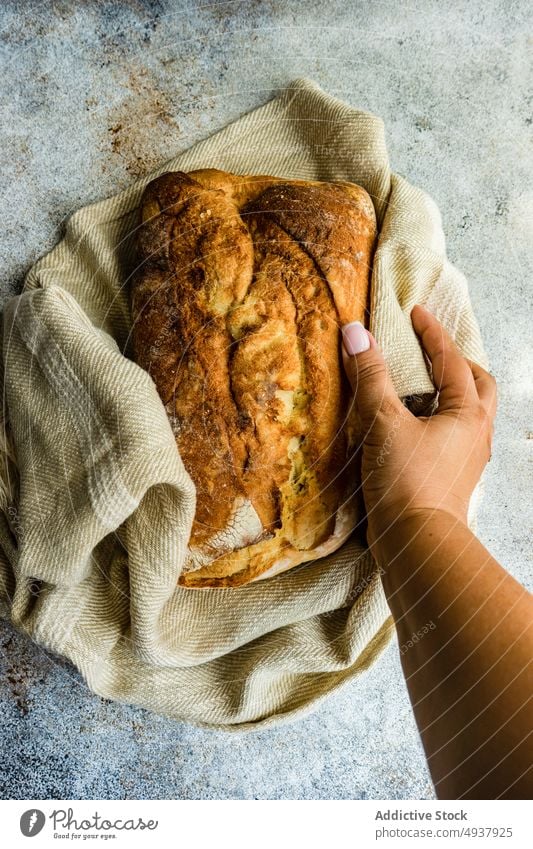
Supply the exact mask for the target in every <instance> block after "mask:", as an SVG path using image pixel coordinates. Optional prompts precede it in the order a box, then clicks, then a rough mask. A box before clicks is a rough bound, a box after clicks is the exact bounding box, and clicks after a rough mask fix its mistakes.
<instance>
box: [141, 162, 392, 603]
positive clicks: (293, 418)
mask: <svg viewBox="0 0 533 849" xmlns="http://www.w3.org/2000/svg"><path fill="white" fill-rule="evenodd" d="M375 236H376V222H375V214H374V208H373V206H372V202H371V200H370V198H369V196H368V195H367V193H366V192H365V191H364V189H362V188H360V187H359V186H356V185H353V184H351V183H317V182H305V181H298V180H283V179H281V178H275V177H262V176H261V177H252V176H236V175H233V174H227V173H225V172H223V171H216V170H202V171H193V172H191V173H189V174H186V173H183V172H173V173H167V174H164V175H163V176H161V177H158V178H157V179H156V180H154V181H153V182H151V183H150V184H149V185H148V187H147V189H146V191H145V193H144V197H143V201H142V223H141V226H140V227H139V235H138V257H137V262H138V264H137V269H136V272H135V275H134V277H133V281H132V318H133V346H134V351H135V357H136V360H137V362H138V363H139V364H140V365H141V366H142V367H144V368H145V369H147V370H148V371H149V373H150V374H151V376H152V378H153V380H154V382H155V384H156V386H157V389H158V391H159V394H160V396H161V398H162V400H163V403H164V404H165V407H166V410H167V412H168V415H169V417H170V421H171V424H172V427H173V430H174V433H175V435H176V441H177V445H178V448H179V451H180V454H181V457H182V459H183V462H184V464H185V467H186V469H187V471H188V472H189V474H190V476H191V478H192V480H193V481H194V483H195V486H196V493H197V503H196V515H195V519H194V523H193V527H192V532H191V537H190V542H189V550H188V557H187V562H186V565H185V569H184V571H183V574H182V576H181V578H180V583H181V584H184V585H185V586H190V587H212V586H238V585H241V584H244V583H247V582H248V581H252V580H255V579H257V578H264V577H269V576H271V575H274V574H276V573H278V572H281V571H283V570H285V569H289V568H291V567H293V566H295V565H297V564H299V563H303V562H305V561H310V560H315V559H316V558H318V557H322V556H324V555H325V554H327V553H329V552H330V551H333V550H335V549H336V548H338V547H339V546H340V545H341V544H342V543H343V542H344V540H345V539H346V538H347V536H348V535H349V534H350V532H351V531H352V530H353V526H354V522H355V516H356V509H355V508H356V503H355V502H356V495H355V490H356V488H357V487H356V477H355V475H354V471H353V468H352V463H353V452H354V446H355V443H356V440H357V421H356V416H355V413H354V411H353V409H352V405H350V404H349V397H350V394H349V392H348V387H347V383H346V379H345V377H344V374H343V371H342V362H341V356H340V332H339V329H340V326H341V325H343V324H345V323H347V322H349V321H355V320H359V321H363V322H364V319H365V310H366V308H367V299H368V287H369V276H370V265H371V260H372V251H373V247H374V242H375Z"/></svg>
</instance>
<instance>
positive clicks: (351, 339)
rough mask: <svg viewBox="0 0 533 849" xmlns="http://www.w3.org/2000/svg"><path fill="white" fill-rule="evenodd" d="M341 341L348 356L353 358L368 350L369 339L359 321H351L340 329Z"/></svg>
mask: <svg viewBox="0 0 533 849" xmlns="http://www.w3.org/2000/svg"><path fill="white" fill-rule="evenodd" d="M342 341H343V344H344V350H345V351H346V353H347V354H348V356H350V357H353V356H354V355H355V354H360V353H361V352H362V351H368V349H369V348H370V339H369V338H368V333H367V332H366V330H365V328H364V326H363V325H362V324H361V322H360V321H351V322H350V323H349V324H345V325H344V327H343V328H342Z"/></svg>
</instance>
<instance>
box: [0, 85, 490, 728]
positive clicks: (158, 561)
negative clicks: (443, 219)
mask: <svg viewBox="0 0 533 849" xmlns="http://www.w3.org/2000/svg"><path fill="white" fill-rule="evenodd" d="M202 167H214V168H220V169H223V170H226V171H231V172H236V173H241V174H245V173H251V174H261V173H262V174H273V175H277V176H286V177H289V178H300V179H310V180H350V181H352V182H355V183H358V184H360V185H362V186H364V188H365V189H366V190H367V191H368V192H369V193H370V195H371V197H372V199H373V201H374V205H375V208H376V213H377V217H378V225H379V231H380V234H379V241H378V246H377V252H376V255H375V260H374V267H373V273H372V295H371V305H370V316H369V325H370V329H371V330H372V331H373V333H374V335H375V336H376V337H377V339H378V341H379V342H380V344H381V346H382V348H383V350H384V353H385V356H386V358H387V361H388V364H389V368H390V371H391V375H392V378H393V381H394V384H395V386H396V389H397V391H398V392H399V394H400V395H401V396H402V397H407V396H414V397H415V398H424V399H428V398H431V397H432V394H433V386H432V383H431V380H430V377H429V375H428V372H427V368H426V364H425V360H424V357H423V355H422V353H421V350H420V347H419V344H418V342H417V339H416V337H415V335H414V333H413V330H412V328H411V324H410V320H409V312H410V309H411V307H412V306H413V305H414V304H415V303H417V302H418V303H425V304H426V305H427V306H428V307H429V309H431V310H432V311H433V312H434V313H435V315H436V316H437V317H438V318H439V319H440V320H441V321H442V322H443V323H444V325H445V326H446V327H447V329H448V330H449V331H450V333H451V334H452V336H453V337H454V338H455V339H456V341H457V343H458V345H459V347H460V348H461V350H462V351H463V353H464V354H465V355H466V356H468V357H470V358H471V359H474V360H476V361H478V362H480V363H481V364H483V365H484V364H485V356H484V352H483V348H482V344H481V339H480V335H479V330H478V327H477V324H476V321H475V319H474V316H473V314H472V310H471V306H470V301H469V298H468V291H467V286H466V281H465V280H464V278H463V276H462V275H461V274H460V273H459V272H458V271H457V270H456V269H454V268H453V267H452V266H451V264H450V263H449V262H448V260H447V258H446V254H445V245H444V237H443V233H442V229H441V224H440V216H439V212H438V210H437V208H436V206H435V204H434V203H433V202H432V201H431V199H430V198H429V197H428V196H427V195H426V194H424V192H422V191H421V190H419V189H417V188H414V187H413V186H411V185H409V183H408V182H407V181H406V180H405V179H404V178H402V177H400V176H398V175H395V174H393V173H391V171H390V168H389V163H388V158H387V151H386V146H385V137H384V128H383V124H382V122H381V120H380V119H379V118H376V117H374V116H372V115H369V114H367V113H364V112H360V111H358V110H356V109H354V108H352V107H351V106H348V105H346V104H345V103H343V102H341V101H339V100H337V99H335V98H333V97H331V96H329V95H328V94H326V93H324V92H323V91H321V90H320V89H319V88H318V87H317V86H316V85H315V84H314V83H312V82H310V81H308V80H298V81H296V82H295V83H293V84H292V85H291V86H290V87H289V88H288V89H287V90H285V91H283V92H282V93H281V94H280V95H279V96H278V97H276V98H275V99H274V100H272V101H270V102H269V103H267V104H266V105H265V106H262V107H261V108H259V109H256V110H255V111H253V112H251V113H249V114H247V115H245V116H244V117H242V118H241V119H239V120H238V121H236V122H235V123H234V124H231V125H230V126H228V127H226V128H225V129H223V130H222V131H220V132H219V133H217V134H216V135H214V136H213V137H211V138H209V139H207V140H206V141H203V142H201V143H200V144H198V145H196V146H195V147H193V148H192V149H191V150H188V151H186V152H185V153H182V154H180V155H179V156H177V157H176V158H175V159H173V160H171V161H170V162H168V163H166V164H165V165H164V167H162V168H161V169H160V170H159V171H158V172H157V173H162V172H164V171H166V170H178V169H179V170H185V171H187V170H191V169H194V168H202ZM154 176H156V174H150V175H149V176H147V177H146V178H144V179H142V180H140V181H138V182H137V183H135V184H134V185H133V186H132V187H131V188H129V189H128V190H126V191H124V192H121V193H120V194H118V195H116V196H115V197H113V198H110V199H109V200H106V201H103V202H101V203H97V204H94V205H92V206H89V207H86V208H84V209H81V210H79V211H78V212H76V213H75V214H74V215H73V216H72V218H71V219H70V220H69V222H68V225H67V228H66V233H65V237H64V239H63V240H62V242H61V243H60V244H59V245H57V247H56V248H54V250H52V252H51V253H49V254H48V255H47V256H45V257H44V258H43V259H41V260H40V261H39V262H38V263H37V264H36V265H35V266H34V267H33V268H32V269H31V270H30V272H29V274H28V276H27V279H26V282H25V286H24V290H23V292H22V294H21V295H20V296H18V297H16V298H13V299H12V300H11V301H9V302H8V304H7V306H6V308H5V310H4V319H3V388H4V393H3V398H4V404H3V415H4V417H5V422H4V428H2V430H3V431H4V432H5V440H4V443H5V444H4V446H3V451H2V452H1V455H0V456H1V458H2V464H1V466H2V468H1V476H0V477H1V481H0V483H1V485H0V578H1V582H0V596H1V612H2V615H4V616H6V617H8V618H10V619H11V620H12V622H13V623H14V624H15V625H16V626H17V627H18V628H20V629H21V630H23V631H25V632H26V633H27V634H28V635H30V637H31V638H32V639H33V640H35V641H36V642H37V643H39V644H41V645H42V646H44V647H45V648H47V649H50V650H52V651H54V652H57V653H59V654H61V655H64V656H66V657H67V658H69V659H70V660H71V661H72V662H73V663H74V664H75V665H76V667H77V668H78V669H79V670H80V671H81V673H82V674H83V676H84V678H85V679H86V681H87V683H88V685H89V687H91V689H92V690H94V691H95V692H96V693H99V694H101V695H102V696H105V697H107V698H111V699H117V700H119V701H125V702H130V703H133V704H137V705H141V706H142V707H145V708H148V709H150V710H153V711H156V712H158V713H162V714H166V715H168V716H171V717H174V718H176V719H182V720H187V721H189V722H194V723H198V724H204V725H210V726H216V727H223V728H226V729H230V728H245V727H256V726H257V725H262V726H264V725H266V724H272V723H275V722H280V721H282V720H284V719H288V718H293V717H295V716H297V715H299V714H301V713H302V712H305V711H306V710H308V709H309V708H310V707H311V706H312V705H313V704H315V703H316V702H317V701H318V700H319V699H321V698H322V697H324V696H325V695H326V694H327V693H329V692H331V691H332V690H334V689H335V688H337V687H339V686H341V685H342V683H343V682H344V681H347V680H348V679H350V678H352V677H354V676H356V675H359V674H361V673H362V672H364V670H365V669H366V668H367V667H368V666H369V665H370V664H371V663H373V662H374V660H375V659H376V658H377V657H378V655H379V653H380V651H381V650H382V649H383V648H384V646H385V645H386V644H387V642H388V640H389V638H390V635H391V631H392V623H391V619H390V617H389V611H388V608H387V605H386V602H385V598H384V595H383V592H382V589H381V583H380V578H379V575H378V573H377V570H376V567H375V564H374V563H373V561H372V559H371V557H370V555H369V553H368V551H367V550H366V549H365V546H364V542H363V540H364V536H363V534H361V535H359V536H358V535H357V533H356V534H355V536H354V538H353V539H351V540H349V541H348V542H347V543H346V544H345V545H344V546H343V547H342V548H341V549H340V550H339V551H337V552H336V553H335V554H333V555H330V556H328V557H326V558H324V559H323V560H320V561H316V562H315V563H313V564H310V565H306V566H305V567H303V568H299V569H296V570H293V571H291V572H287V573H284V574H282V575H280V576H278V577H276V578H272V579H269V580H265V581H259V582H257V583H252V584H250V585H248V586H245V587H242V588H239V589H231V588H230V589H207V590H190V589H186V588H182V587H177V585H176V582H177V579H178V576H179V574H180V569H181V566H182V563H183V560H184V556H185V552H186V547H187V541H188V534H189V531H190V526H191V522H192V518H193V514H194V507H195V492H194V487H193V484H192V482H191V480H190V478H189V476H188V475H187V473H186V471H185V469H184V467H183V464H182V461H181V459H180V456H179V454H178V451H177V448H176V444H175V441H174V437H173V435H172V432H171V428H170V425H169V422H168V420H167V418H166V415H165V411H164V409H163V406H162V403H161V402H160V400H159V397H158V395H157V392H156V390H155V386H154V384H153V383H152V380H151V379H150V377H149V376H148V374H147V373H145V372H144V371H143V370H142V369H140V368H139V367H138V366H137V365H136V364H135V363H134V362H132V360H131V358H130V357H131V350H130V345H129V334H130V328H131V325H130V312H129V301H128V275H129V274H130V273H131V270H132V262H133V238H134V233H135V228H136V226H137V210H138V205H139V201H140V197H141V194H142V191H143V189H144V187H145V185H146V184H147V182H148V181H149V180H150V179H152V178H153V177H154Z"/></svg>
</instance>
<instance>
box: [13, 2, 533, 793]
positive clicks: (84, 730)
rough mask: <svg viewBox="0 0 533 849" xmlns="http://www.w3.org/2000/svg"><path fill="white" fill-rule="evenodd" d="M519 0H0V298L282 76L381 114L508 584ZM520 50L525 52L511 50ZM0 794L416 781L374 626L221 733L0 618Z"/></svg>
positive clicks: (521, 437)
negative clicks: (138, 701)
mask: <svg viewBox="0 0 533 849" xmlns="http://www.w3.org/2000/svg"><path fill="white" fill-rule="evenodd" d="M529 9H530V4H529V3H528V2H527V0H518V2H517V0H514V2H513V0H502V2H497V1H496V0H470V2H451V3H441V2H432V0H409V2H406V3H402V4H400V5H399V4H398V3H397V2H396V0H375V2H373V3H364V2H327V3H323V2H319V0H304V2H294V0H279V2H277V1H276V0H267V2H253V0H247V2H215V3H209V4H200V3H194V2H192V0H191V2H189V3H188V4H186V3H182V2H175V3H171V2H167V0H162V2H156V0H152V1H151V0H129V2H122V3H113V2H91V0H89V2H84V3H82V2H78V3H76V2H72V0H64V2H49V3H47V2H33V3H29V2H28V3H26V2H20V1H19V2H14V0H11V2H9V0H7V2H4V3H3V4H2V10H1V13H0V14H1V18H0V30H1V31H0V50H1V67H2V74H1V76H0V100H1V108H2V116H3V120H2V124H1V127H0V163H1V164H0V192H1V205H2V206H1V209H2V265H1V268H0V275H1V282H2V293H3V297H4V298H5V297H7V296H8V295H9V294H12V293H15V292H17V291H18V289H19V287H20V285H21V281H22V278H23V274H24V272H25V270H26V269H27V268H28V267H29V266H30V265H31V264H32V262H33V261H34V260H35V259H37V258H38V257H39V256H40V255H41V254H42V253H44V252H45V251H47V250H48V249H49V248H50V247H52V245H53V244H54V243H55V242H56V240H57V239H58V237H59V236H60V234H61V232H62V227H63V223H64V221H65V219H66V218H67V217H68V215H69V214H70V212H71V211H73V210H74V209H76V208H77V207H79V206H81V205H84V204H86V203H87V202H89V201H92V200H96V199H100V198H103V197H105V196H107V195H109V194H112V193H114V192H115V191H116V190H117V189H118V188H120V187H124V186H127V185H128V184H129V183H130V182H131V181H132V180H133V179H134V177H136V176H137V175H139V174H142V173H144V172H145V171H147V170H149V169H151V168H152V167H153V166H155V165H156V164H158V163H160V162H162V161H164V160H165V159H167V158H169V157H170V156H171V155H172V154H175V153H176V152H177V151H179V150H183V149H185V148H186V147H188V146H189V145H191V144H192V143H194V142H195V141H197V140H199V139H201V138H203V137H205V136H206V135H208V134H210V133H212V132H213V131H214V130H216V129H217V128H219V127H221V126H223V125H224V124H226V123H228V122H229V121H231V120H233V119H235V118H236V117H238V116H239V115H241V114H242V113H244V112H246V111H247V110H249V109H250V108H252V107H254V106H256V105H259V104H261V103H263V102H264V101H265V100H267V99H268V98H270V97H271V96H273V95H274V94H275V93H276V92H277V91H278V90H279V89H280V88H282V87H283V86H285V85H286V84H287V83H289V82H290V81H291V80H293V79H294V78H296V77H300V76H308V77H311V78H313V79H314V80H316V81H317V82H318V83H319V84H320V85H321V86H322V87H324V88H325V89H327V90H328V91H330V92H332V93H334V94H337V95H338V96H340V97H343V98H345V99H346V100H347V101H349V102H350V103H352V104H354V105H356V106H360V107H362V108H364V109H368V110H370V111H373V112H375V113H376V114H379V115H381V116H382V117H383V119H384V120H385V123H386V127H387V136H388V144H389V148H390V155H391V160H392V163H393V167H394V169H395V170H397V171H399V172H400V173H402V174H404V175H405V176H407V177H408V179H410V180H411V181H412V182H414V183H416V184H418V185H420V186H422V187H423V188H425V189H426V190H427V191H428V192H429V193H430V194H431V195H432V196H433V197H434V198H435V200H436V201H437V203H438V204H439V206H440V208H441V210H442V214H443V221H444V229H445V232H446V236H447V240H448V247H449V254H450V256H451V258H452V259H453V261H454V262H456V264H457V265H458V266H459V267H460V268H461V269H462V270H463V271H464V272H465V273H466V275H467V276H468V278H469V281H470V286H471V293H472V300H473V303H474V306H475V309H476V312H477V315H478V317H479V321H480V324H481V327H482V331H483V335H484V338H485V341H486V345H487V349H488V352H489V355H490V359H491V362H492V368H493V371H494V374H495V375H496V377H497V378H498V381H499V386H500V412H499V417H498V423H497V433H496V440H495V445H494V456H493V459H492V462H491V463H490V466H489V469H488V474H487V477H486V497H485V502H484V505H483V508H482V512H481V516H480V523H479V532H480V535H481V538H482V539H483V541H484V542H485V544H486V545H487V546H488V547H489V548H490V550H491V551H492V552H493V553H494V555H495V556H496V557H498V558H499V559H500V560H501V561H502V562H503V563H504V564H505V565H506V566H507V567H508V568H509V569H510V570H511V571H512V572H513V573H514V574H515V575H516V576H517V577H518V578H519V579H521V580H522V581H523V582H525V583H526V584H528V585H529V586H531V571H530V566H529V567H528V563H527V557H528V545H527V540H528V537H529V536H530V531H531V512H529V513H528V512H527V511H528V509H529V508H528V507H527V504H528V499H527V496H528V481H529V484H530V481H531V478H530V477H528V474H530V469H531V467H530V465H529V471H528V464H530V462H531V451H532V448H533V439H532V438H531V433H530V431H532V430H533V426H532V423H531V420H530V419H528V415H529V416H530V414H531V413H530V411H529V413H528V410H527V404H528V402H529V403H530V401H531V380H532V374H533V365H532V357H531V349H530V348H528V347H527V335H528V330H530V328H531V279H532V275H531V271H532V268H531V265H532V254H531V235H532V234H531V229H532V221H533V188H532V182H531V173H532V164H533V163H532V154H531V135H532V122H533V118H532V111H531V110H532V104H531V91H532V90H533V86H532V79H531V71H530V70H528V68H529V69H530V68H531V63H530V59H531V56H529V60H528V57H527V51H528V49H529V50H530V49H531V38H529V39H528V29H529V31H531V22H532V21H531V13H530V11H529ZM528 61H529V65H528ZM0 646H1V654H0V664H1V670H0V673H1V681H0V700H1V704H2V706H1V710H2V723H1V729H0V747H1V753H0V762H1V764H2V766H1V778H0V782H1V787H0V794H1V796H2V797H3V798H81V799H83V798H312V799H318V798H378V799H379V798H431V796H432V792H433V791H432V788H431V784H430V782H429V779H428V774H427V771H426V767H425V762H424V758H423V755H422V751H421V748H420V745H419V742H418V738H417V734H416V728H415V724H414V721H413V719H412V715H411V711H410V707H409V702H408V699H407V694H406V689H405V685H404V682H403V679H402V675H401V670H400V664H399V660H398V654H397V648H396V647H395V646H391V647H390V648H389V650H388V651H387V652H386V654H385V655H384V656H383V657H382V658H381V660H380V661H379V662H378V664H377V665H376V666H375V667H374V668H373V669H372V670H371V671H370V672H369V673H368V674H367V675H366V676H365V678H364V679H361V680H359V681H357V682H354V683H352V684H350V685H348V686H347V687H346V688H345V689H344V690H343V691H342V692H341V693H339V694H337V695H335V696H333V697H331V698H330V699H329V701H327V702H326V703H325V704H324V705H322V707H321V708H320V709H319V710H318V712H317V713H315V714H314V715H312V716H310V717H308V718H307V719H305V720H303V721H301V722H299V723H296V724H293V725H290V726H286V727H285V728H281V729H278V730H274V731H268V732H266V731H265V732H261V733H256V734H251V735H250V734H248V735H240V736H234V735H227V734H223V733H214V732H207V731H200V730H197V729H194V728H191V727H188V726H185V725H181V724H179V723H172V722H169V721H167V720H165V719H161V718H160V717H157V716H153V715H150V714H148V713H146V712H143V711H141V710H137V709H133V708H128V707H124V706H121V705H116V704H111V703H108V702H105V701H103V700H101V699H99V698H97V697H95V696H93V695H92V694H91V693H90V692H88V690H87V688H86V687H85V685H84V684H83V682H82V681H81V679H80V677H79V676H78V675H77V673H76V672H74V671H73V670H72V669H71V668H70V667H69V666H68V665H67V664H65V663H63V662H62V661H60V660H58V659H57V658H52V657H49V656H47V655H46V654H45V653H44V652H43V651H42V650H40V649H39V648H38V647H36V646H33V645H31V644H30V643H29V642H28V641H27V640H26V639H25V638H23V637H21V636H20V635H18V634H16V633H15V632H13V630H12V629H11V628H10V627H9V626H8V625H6V624H2V625H1V630H0Z"/></svg>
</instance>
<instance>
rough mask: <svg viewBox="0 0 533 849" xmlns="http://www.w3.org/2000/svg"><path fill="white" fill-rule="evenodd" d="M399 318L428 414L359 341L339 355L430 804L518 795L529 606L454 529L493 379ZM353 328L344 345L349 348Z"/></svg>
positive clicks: (532, 647)
mask: <svg viewBox="0 0 533 849" xmlns="http://www.w3.org/2000/svg"><path fill="white" fill-rule="evenodd" d="M412 318H413V324H414V327H415V330H416V331H417V333H418V334H419V336H420V338H421V341H422V344H423V345H424V348H425V350H426V352H427V354H428V356H429V357H430V359H431V361H432V366H433V375H434V379H435V382H436V384H437V386H438V388H439V389H440V396H439V407H438V410H437V413H436V415H434V416H432V417H431V418H421V419H416V418H415V417H413V416H412V415H411V414H410V413H409V412H408V411H406V410H405V409H404V408H403V406H402V405H401V403H400V402H399V400H398V398H397V396H396V394H395V392H394V389H393V387H392V384H391V382H390V379H389V378H388V375H387V372H386V368H385V364H384V361H383V357H382V355H381V353H380V351H379V349H378V347H377V345H376V343H375V340H373V338H372V337H371V336H370V334H368V342H367V344H369V345H370V347H369V348H368V349H367V350H364V351H363V350H361V351H360V352H359V353H355V354H354V355H352V356H350V355H347V353H346V352H345V353H344V360H345V367H346V370H347V373H348V376H349V378H350V381H351V383H352V386H353V388H354V393H355V400H356V403H357V405H358V408H359V411H360V413H361V416H362V419H363V424H364V427H365V430H366V432H367V436H366V438H365V443H364V448H363V485H364V494H365V503H366V507H367V513H368V520H369V529H368V535H369V542H370V544H371V546H372V551H373V554H374V556H375V557H376V559H377V561H378V563H379V565H380V566H381V567H382V569H383V586H384V589H385V593H386V595H387V599H388V602H389V606H390V608H391V611H392V613H393V616H394V619H395V622H396V628H397V632H398V639H399V643H400V647H401V648H400V651H401V661H402V666H403V669H404V672H405V676H406V680H407V686H408V689H409V695H410V698H411V701H412V704H413V710H414V713H415V717H416V721H417V724H418V727H419V730H420V734H421V737H422V742H423V744H424V748H425V751H426V756H427V759H428V765H429V768H430V771H431V775H432V778H433V781H434V783H435V788H436V792H437V794H438V796H439V797H440V798H448V799H459V798H484V799H487V798H490V799H494V798H515V799H516V798H529V797H530V795H531V792H532V788H533V768H532V765H533V745H532V742H533V741H532V735H531V732H532V712H533V700H532V698H531V697H532V690H533V688H532V684H533V679H532V664H531V658H532V654H533V629H532V614H533V602H532V599H531V596H530V595H529V594H528V593H527V592H526V591H525V590H524V589H523V587H521V585H520V584H518V583H517V582H516V581H515V580H514V579H513V578H512V577H511V576H510V575H509V574H508V573H507V572H506V571H505V570H504V569H503V568H502V567H501V566H500V565H499V564H498V563H497V562H496V561H495V560H494V558H493V557H491V555H490V554H489V553H488V552H487V551H486V549H485V548H484V547H483V545H482V544H481V543H480V542H479V540H478V539H477V538H476V537H475V536H474V535H473V534H472V532H471V531H470V530H469V529H468V527H467V524H466V514H467V508H468V502H469V499H470V496H471V493H472V490H473V488H474V486H475V484H476V482H477V480H478V479H479V476H480V474H481V472H482V470H483V467H484V465H485V463H486V461H487V460H488V458H489V455H490V444H491V437H492V423H493V418H494V414H495V406H496V393H495V384H494V381H493V379H492V378H491V377H490V375H488V374H487V373H486V372H485V371H484V370H483V369H481V368H480V367H479V366H477V365H475V364H470V363H467V361H466V360H464V359H463V358H462V357H461V356H460V354H459V352H458V351H457V349H456V348H455V346H454V345H453V343H452V341H451V340H450V339H449V337H448V336H447V334H446V333H445V332H444V331H443V329H442V328H441V327H440V325H439V324H438V322H437V321H436V319H434V318H433V316H431V315H430V314H429V313H428V312H427V311H426V310H423V309H422V308H420V307H417V308H415V310H414V311H413V316H412ZM349 332H350V331H349ZM352 333H353V331H352ZM363 333H366V331H362V330H361V328H356V329H355V338H354V340H353V343H352V344H351V343H350V339H349V338H348V339H347V340H346V337H345V340H346V341H345V348H346V349H347V350H348V351H349V352H350V353H351V352H352V351H354V350H356V349H357V348H362V347H364V345H365V338H364V336H363ZM358 340H359V341H358ZM391 421H394V422H395V427H394V428H393V431H392V436H391V438H390V440H389V443H388V449H387V452H385V453H384V452H383V445H384V442H385V440H386V439H387V436H388V435H389V434H391Z"/></svg>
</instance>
